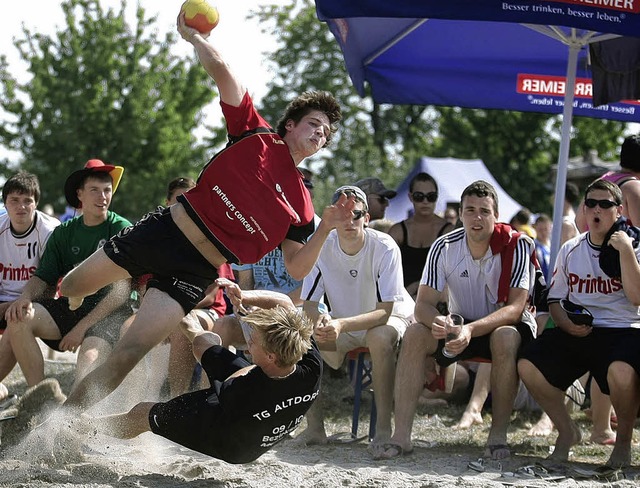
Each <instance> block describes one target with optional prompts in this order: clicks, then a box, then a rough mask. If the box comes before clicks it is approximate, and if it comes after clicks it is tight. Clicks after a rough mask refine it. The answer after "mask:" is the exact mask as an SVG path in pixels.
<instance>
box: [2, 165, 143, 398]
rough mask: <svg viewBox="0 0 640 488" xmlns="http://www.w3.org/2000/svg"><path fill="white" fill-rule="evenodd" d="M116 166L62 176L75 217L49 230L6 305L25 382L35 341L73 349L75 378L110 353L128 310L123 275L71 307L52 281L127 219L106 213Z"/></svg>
mask: <svg viewBox="0 0 640 488" xmlns="http://www.w3.org/2000/svg"><path fill="white" fill-rule="evenodd" d="M123 171H124V168H123V167H122V166H115V165H110V164H104V162H102V161H101V160H99V159H90V160H89V161H87V163H86V164H85V166H84V168H82V169H80V170H78V171H74V172H73V173H71V175H69V177H68V178H67V180H66V182H65V185H64V194H65V198H66V200H67V202H68V203H69V205H71V206H72V207H73V208H81V209H82V215H80V216H79V217H75V218H73V219H71V220H68V221H67V222H64V223H63V224H61V225H59V226H58V227H56V228H55V229H54V231H53V232H52V233H51V236H50V238H49V241H48V243H47V247H46V249H45V250H44V253H43V254H42V259H41V260H40V263H39V264H38V267H37V269H36V270H35V272H34V274H33V276H31V278H30V279H29V281H28V282H27V283H26V284H25V285H24V288H23V289H22V293H21V294H20V297H19V298H18V299H16V300H15V301H14V302H13V303H12V304H11V306H10V307H9V308H8V309H7V311H6V314H5V317H6V319H7V332H8V333H9V334H10V337H11V348H12V350H13V353H14V354H15V357H16V358H17V360H18V363H19V364H20V369H22V372H23V374H24V376H25V378H26V380H27V385H29V386H33V385H35V384H37V383H39V382H40V381H42V380H43V379H44V374H45V371H44V358H43V357H42V352H41V350H40V347H39V346H38V344H37V341H36V338H40V339H42V340H43V342H44V343H45V344H47V345H48V346H49V347H51V348H52V349H54V350H56V351H71V352H76V351H79V354H78V360H77V368H76V381H78V380H80V379H81V378H82V376H83V375H85V374H86V373H87V372H88V371H89V370H90V369H91V368H92V367H95V364H96V362H97V361H99V360H101V359H102V358H104V356H105V355H106V354H108V353H109V352H110V351H111V347H112V346H113V344H115V342H116V341H117V340H118V338H119V336H120V327H121V326H122V324H123V322H124V321H125V320H126V319H127V318H128V317H129V316H130V315H131V313H132V309H131V303H130V292H131V288H130V280H121V281H118V282H117V283H114V285H113V286H106V287H104V288H101V289H100V290H98V291H96V292H95V293H94V294H92V295H90V296H89V297H87V300H86V303H85V304H84V305H83V306H82V307H81V308H79V309H78V310H76V311H71V310H69V302H68V300H67V299H66V298H64V297H60V298H55V294H56V286H57V284H58V282H59V280H60V279H61V278H62V277H63V276H64V275H65V274H66V273H68V272H69V271H70V270H72V269H73V268H74V267H75V266H77V265H78V264H79V263H80V262H82V260H83V259H85V258H86V257H88V256H89V255H91V254H92V253H93V252H95V251H96V250H97V249H101V248H102V246H103V245H104V243H105V242H106V241H107V240H108V239H109V238H110V237H112V236H113V235H115V234H116V233H118V232H120V231H121V230H123V229H125V228H127V227H129V226H130V225H131V223H130V222H129V221H128V220H127V219H125V218H123V217H121V216H120V215H118V214H116V213H114V212H112V211H110V210H109V206H110V205H111V201H112V196H113V194H114V192H115V191H116V189H117V188H118V183H119V182H120V178H121V176H122V173H123Z"/></svg>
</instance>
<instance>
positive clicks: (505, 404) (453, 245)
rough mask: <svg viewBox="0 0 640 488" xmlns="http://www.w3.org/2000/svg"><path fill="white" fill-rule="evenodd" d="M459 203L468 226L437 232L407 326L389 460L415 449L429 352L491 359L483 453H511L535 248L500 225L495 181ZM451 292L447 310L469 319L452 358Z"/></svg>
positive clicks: (444, 360)
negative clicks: (489, 413) (489, 405)
mask: <svg viewBox="0 0 640 488" xmlns="http://www.w3.org/2000/svg"><path fill="white" fill-rule="evenodd" d="M460 203H461V207H460V208H461V209H462V213H461V218H462V223H463V228H461V229H456V230H454V231H452V232H450V233H448V234H445V235H444V236H442V237H439V238H438V239H437V240H436V241H435V242H434V243H433V245H432V246H431V249H430V251H429V255H428V256H427V263H426V266H425V268H424V272H423V274H422V280H421V282H420V288H419V289H418V299H417V301H416V307H415V316H416V320H417V321H418V322H417V323H415V324H412V325H411V326H410V327H409V328H408V329H407V331H406V333H405V336H404V339H403V341H402V347H401V350H400V357H399V359H398V367H397V371H396V391H395V432H394V434H393V436H392V438H391V441H390V443H389V446H388V449H387V450H386V451H385V452H384V453H382V455H381V457H383V458H392V457H396V456H400V455H402V454H403V453H409V452H411V451H412V450H413V444H412V441H411V431H412V426H413V419H414V416H415V412H416V406H417V402H418V398H419V396H420V393H421V391H422V388H423V385H424V384H425V376H424V371H425V368H424V365H425V364H426V362H427V361H428V359H429V358H430V357H434V358H435V359H436V361H437V362H438V364H439V365H440V366H441V367H447V366H449V365H451V364H453V363H455V362H457V361H462V360H465V359H473V358H482V359H487V360H491V362H492V364H493V366H494V367H493V368H492V371H491V378H490V379H491V381H490V385H491V393H492V411H493V418H492V425H491V429H490V431H489V437H488V439H487V444H486V449H485V453H484V455H485V456H486V457H490V458H492V459H502V458H506V457H509V456H510V449H509V446H508V444H507V429H508V426H509V421H510V416H511V412H512V409H513V403H514V399H515V396H516V392H517V388H518V375H517V372H516V359H517V357H518V352H519V350H520V348H521V346H523V345H524V344H527V343H528V342H529V341H531V340H533V338H534V337H535V332H536V323H535V320H534V318H533V316H532V315H531V313H530V312H529V310H528V307H527V304H528V298H529V294H530V290H531V289H532V287H533V266H532V264H531V261H530V256H531V254H532V253H533V250H534V245H533V241H532V240H531V239H530V238H529V237H527V236H525V235H523V234H514V233H513V232H512V229H511V227H510V226H508V225H505V224H499V223H498V222H497V219H498V196H497V193H496V191H495V189H494V188H493V187H492V186H491V185H490V184H489V183H487V182H485V181H476V182H474V183H472V184H471V185H469V186H468V187H467V188H465V190H464V191H463V192H462V197H461V202H460ZM445 287H446V288H445ZM445 289H446V290H447V303H448V307H449V311H450V312H454V313H457V314H459V315H462V316H463V317H464V321H465V325H464V326H463V327H462V332H461V333H460V335H459V336H458V338H457V339H454V340H452V341H450V342H448V343H447V351H448V352H449V353H450V354H452V355H453V357H452V358H450V357H447V356H445V355H443V347H444V339H445V336H446V333H445V327H444V326H445V321H446V320H447V317H446V316H445V315H443V314H442V313H441V312H440V311H439V310H438V308H437V306H438V303H439V302H440V300H441V293H442V292H443V291H444V290H445ZM476 381H477V380H476Z"/></svg>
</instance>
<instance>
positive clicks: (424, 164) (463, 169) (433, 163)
mask: <svg viewBox="0 0 640 488" xmlns="http://www.w3.org/2000/svg"><path fill="white" fill-rule="evenodd" d="M421 172H424V173H429V174H430V175H431V176H433V178H434V179H435V180H436V181H437V182H438V191H439V193H440V195H439V197H438V201H437V202H436V212H437V213H439V214H440V215H442V214H443V213H444V210H445V209H446V207H447V203H454V204H458V203H460V195H461V194H462V191H463V190H464V189H465V188H466V187H467V186H468V185H469V184H471V183H473V182H474V181H476V180H484V181H486V182H488V183H491V184H492V185H493V186H494V187H495V189H496V191H497V192H498V212H499V213H500V219H499V220H500V221H501V222H509V220H511V217H513V216H514V215H515V214H516V213H517V212H518V211H519V210H520V209H521V208H522V205H520V204H519V203H518V202H516V201H515V200H514V199H513V198H511V196H509V194H508V193H507V192H506V191H504V190H503V188H502V187H501V186H500V184H499V183H498V182H497V181H496V179H495V178H494V177H493V175H492V174H491V173H490V172H489V170H488V169H487V167H486V166H485V165H484V163H483V162H482V161H481V160H479V159H454V158H428V157H423V158H420V159H419V160H418V163H417V164H416V166H415V167H414V168H413V170H412V171H411V172H410V173H409V174H408V175H407V177H406V178H405V179H404V181H403V182H402V183H400V185H399V186H398V188H397V192H398V195H397V196H396V197H395V198H392V199H391V200H390V201H389V207H388V208H387V212H386V214H385V217H386V218H387V219H389V220H392V221H394V222H400V221H401V220H404V219H406V218H407V217H408V216H409V215H410V212H412V211H413V205H412V203H411V201H410V200H409V196H408V193H409V182H410V181H411V179H412V178H413V177H414V176H415V175H417V174H418V173H421Z"/></svg>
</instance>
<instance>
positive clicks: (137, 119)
mask: <svg viewBox="0 0 640 488" xmlns="http://www.w3.org/2000/svg"><path fill="white" fill-rule="evenodd" d="M125 6H126V0H122V3H121V5H120V10H119V12H116V11H114V10H112V9H108V10H103V9H102V8H101V7H100V2H99V1H98V0H67V1H66V2H64V3H63V4H62V9H63V11H64V15H65V20H66V27H65V28H63V29H61V30H60V31H59V32H57V33H56V35H55V36H54V37H49V36H46V35H42V34H39V33H34V32H31V31H29V30H28V29H27V28H25V27H24V26H23V34H24V38H22V39H18V40H17V41H15V47H16V48H17V49H18V50H19V53H20V56H21V58H22V59H23V60H24V61H26V63H27V64H28V71H29V74H30V79H29V80H27V81H25V82H18V81H17V80H16V79H15V78H13V77H12V76H11V75H10V74H9V73H10V72H9V67H8V66H7V64H6V61H5V60H1V61H0V95H2V99H1V100H0V104H1V105H0V106H1V107H2V109H3V111H4V112H5V113H7V114H9V120H10V123H8V124H7V125H5V127H4V128H3V130H2V131H1V132H0V143H2V144H3V145H4V146H5V147H8V148H11V149H14V150H17V151H20V152H21V153H22V155H23V160H22V161H20V166H21V167H22V168H23V169H25V170H27V171H32V172H35V173H36V174H38V175H39V176H40V183H41V186H42V194H43V197H42V201H43V202H50V203H53V204H54V206H55V208H56V210H58V211H60V210H62V208H63V207H64V205H65V202H64V197H63V195H62V188H63V185H64V181H65V179H66V178H67V176H68V175H69V174H70V173H71V172H72V171H74V170H76V169H79V168H81V167H82V166H83V165H84V163H85V162H86V161H87V160H88V159H91V158H99V159H102V160H103V161H105V162H106V163H113V164H119V165H122V166H124V167H125V173H124V176H123V179H122V182H121V185H120V188H119V189H118V193H117V194H116V196H115V198H114V201H113V205H112V208H113V210H115V211H117V212H119V213H122V214H124V215H126V216H127V217H129V218H132V219H137V218H139V217H140V216H141V215H142V214H143V213H145V212H147V211H149V210H152V209H153V208H154V207H155V206H156V205H157V204H158V203H161V202H162V201H163V194H164V190H165V188H166V184H167V182H168V181H169V180H170V179H172V178H174V177H176V176H180V175H183V174H188V175H195V174H196V171H197V170H198V169H199V168H200V167H201V166H202V163H203V158H204V157H205V156H204V151H203V148H202V146H201V145H199V144H198V143H197V141H196V138H195V135H194V128H195V127H196V126H198V125H200V123H201V121H202V117H203V115H202V108H203V107H204V106H205V105H206V104H207V103H209V102H210V101H211V100H212V99H213V97H214V95H215V92H214V91H213V90H212V87H211V84H210V83H208V82H207V80H208V77H207V75H206V73H205V72H204V70H203V69H202V68H201V67H200V66H199V64H198V63H197V62H194V60H184V59H180V58H179V57H176V56H175V55H173V54H171V52H170V47H171V45H172V44H174V42H175V37H176V36H175V35H174V34H173V33H169V34H167V35H166V36H165V37H164V39H159V38H158V35H157V34H156V33H155V32H154V31H152V29H151V28H152V27H153V25H154V23H155V22H156V19H155V18H147V17H146V16H145V11H144V9H142V8H141V7H138V8H137V10H136V22H135V24H134V25H129V24H128V23H127V22H126V20H125V14H124V11H125ZM149 31H151V33H149ZM4 171H5V174H6V173H7V172H8V171H10V172H14V171H15V168H5V169H4Z"/></svg>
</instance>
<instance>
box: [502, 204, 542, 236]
mask: <svg viewBox="0 0 640 488" xmlns="http://www.w3.org/2000/svg"><path fill="white" fill-rule="evenodd" d="M531 217H532V215H531V210H529V209H528V208H521V209H520V210H518V212H517V213H516V214H515V215H514V216H513V217H511V220H510V221H509V224H511V226H512V227H514V228H515V229H516V230H518V231H519V232H524V233H525V234H527V235H528V236H529V237H531V239H535V238H536V231H535V229H534V228H533V227H531Z"/></svg>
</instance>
